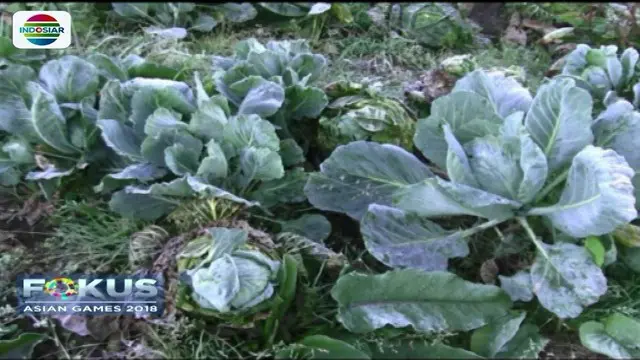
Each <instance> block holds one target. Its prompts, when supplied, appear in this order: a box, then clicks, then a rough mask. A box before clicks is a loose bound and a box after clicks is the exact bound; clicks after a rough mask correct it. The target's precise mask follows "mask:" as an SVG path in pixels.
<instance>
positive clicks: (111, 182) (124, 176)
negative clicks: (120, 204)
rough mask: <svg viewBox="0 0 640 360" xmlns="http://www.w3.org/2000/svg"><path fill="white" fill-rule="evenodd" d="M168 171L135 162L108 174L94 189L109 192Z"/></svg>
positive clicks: (143, 181) (154, 177)
mask: <svg viewBox="0 0 640 360" xmlns="http://www.w3.org/2000/svg"><path fill="white" fill-rule="evenodd" d="M167 173H168V172H167V170H166V169H163V168H159V167H156V166H154V165H152V164H133V165H129V166H127V167H126V168H124V169H122V170H120V171H118V172H117V173H113V174H109V175H106V176H105V177H103V178H102V181H100V184H98V185H97V186H96V187H95V188H94V190H95V191H96V192H105V193H108V192H111V191H113V190H115V189H117V188H118V187H121V186H122V185H129V184H131V183H133V182H135V181H138V182H141V183H148V182H150V181H153V180H156V179H159V178H161V177H163V176H165V175H166V174H167Z"/></svg>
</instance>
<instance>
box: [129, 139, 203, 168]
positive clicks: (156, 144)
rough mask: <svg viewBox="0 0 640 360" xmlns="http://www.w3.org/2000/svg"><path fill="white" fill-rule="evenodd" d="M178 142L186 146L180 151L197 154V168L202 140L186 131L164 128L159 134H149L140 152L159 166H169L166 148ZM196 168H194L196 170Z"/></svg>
mask: <svg viewBox="0 0 640 360" xmlns="http://www.w3.org/2000/svg"><path fill="white" fill-rule="evenodd" d="M176 144H180V145H182V146H183V147H184V149H183V150H181V151H180V152H182V153H186V154H192V155H189V156H194V155H193V154H195V158H196V161H195V162H196V164H195V167H196V169H197V166H198V164H197V158H198V157H199V156H200V153H201V152H202V147H203V146H202V142H201V141H200V140H198V139H196V138H195V137H193V136H192V135H191V134H189V133H188V132H186V131H177V130H163V131H161V132H160V133H159V134H158V135H157V136H148V137H147V138H145V139H144V141H143V142H142V144H141V145H140V152H141V153H142V156H143V157H144V158H145V160H147V161H149V162H150V163H152V164H154V165H157V166H162V167H167V166H168V164H167V162H166V157H165V149H167V148H169V147H172V146H175V145H176ZM172 165H175V164H172ZM196 169H194V172H195V171H196ZM173 170H176V169H172V171H173Z"/></svg>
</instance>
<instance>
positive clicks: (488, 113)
mask: <svg viewBox="0 0 640 360" xmlns="http://www.w3.org/2000/svg"><path fill="white" fill-rule="evenodd" d="M443 124H448V125H449V126H450V128H451V132H452V133H453V135H455V137H456V139H457V140H458V141H459V142H460V143H461V144H463V145H464V144H465V143H467V142H469V141H471V140H473V139H474V138H476V137H482V136H484V135H487V134H494V133H497V131H498V128H499V127H500V125H501V124H502V119H501V118H500V117H499V116H498V115H497V114H496V112H495V109H493V108H492V106H491V104H490V102H489V101H488V100H487V99H485V98H483V97H481V96H480V95H478V94H474V93H470V92H467V91H460V92H457V93H451V94H449V95H447V96H443V97H439V98H437V99H436V100H435V101H434V102H433V104H431V114H430V115H429V117H428V118H423V119H420V120H418V124H417V127H416V133H415V136H414V138H413V142H414V143H415V145H416V147H417V148H418V149H419V150H420V151H421V152H422V153H423V154H424V156H425V157H426V158H427V159H429V160H431V161H433V162H434V163H436V165H438V166H439V167H440V168H442V169H446V166H447V149H448V146H447V142H446V141H445V137H444V133H443V129H442V125H443Z"/></svg>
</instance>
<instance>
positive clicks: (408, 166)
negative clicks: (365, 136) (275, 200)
mask: <svg viewBox="0 0 640 360" xmlns="http://www.w3.org/2000/svg"><path fill="white" fill-rule="evenodd" d="M432 175H433V174H432V172H431V171H430V170H429V168H427V167H426V166H425V165H424V164H423V163H422V162H420V161H419V160H418V159H417V158H416V157H415V156H413V155H412V154H410V153H409V152H407V151H406V150H404V149H402V148H400V147H398V146H394V145H382V144H377V143H373V142H366V141H356V142H352V143H350V144H348V145H343V146H339V147H337V148H336V150H335V151H334V152H333V153H332V154H331V156H330V157H329V158H328V159H327V160H325V161H324V162H323V163H322V164H320V172H319V173H314V174H312V175H311V176H310V178H309V181H308V182H307V185H306V186H305V189H304V192H305V194H306V195H307V197H308V198H309V202H311V204H313V205H314V206H315V207H316V208H318V209H321V210H327V211H336V212H342V213H345V214H347V215H349V216H350V217H352V218H354V219H360V218H362V216H363V215H364V213H365V212H366V211H367V208H368V207H369V204H372V203H376V204H380V205H390V204H391V196H392V194H393V193H394V192H395V191H396V190H397V189H401V188H404V187H406V186H408V185H411V184H415V183H418V182H420V181H423V180H424V179H426V178H428V177H430V176H432Z"/></svg>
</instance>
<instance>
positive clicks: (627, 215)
mask: <svg viewBox="0 0 640 360" xmlns="http://www.w3.org/2000/svg"><path fill="white" fill-rule="evenodd" d="M633 176H634V171H633V170H632V169H631V168H630V167H629V166H628V165H627V162H626V161H625V160H624V158H623V157H622V156H620V155H618V154H616V153H615V152H614V151H613V150H603V149H601V148H597V147H594V146H592V145H588V146H587V147H586V148H584V149H583V150H582V151H580V152H579V153H578V155H576V157H575V158H574V159H573V161H572V164H571V167H570V168H569V175H568V178H567V182H566V185H565V188H564V190H563V192H562V195H561V196H560V200H559V201H558V203H557V204H556V205H553V206H550V207H545V208H537V209H533V210H532V211H531V214H542V215H546V216H547V217H548V218H549V219H550V220H551V223H552V224H553V226H554V227H556V228H557V229H559V230H561V231H563V232H564V233H566V234H568V235H570V236H573V237H576V238H580V237H586V236H589V235H604V234H606V233H609V232H612V231H613V230H615V229H616V228H617V227H618V226H620V225H624V224H626V223H628V222H630V221H631V220H633V219H635V218H636V217H637V215H638V213H637V211H636V209H635V196H634V192H633V191H634V189H633V185H632V184H631V178H632V177H633Z"/></svg>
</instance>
